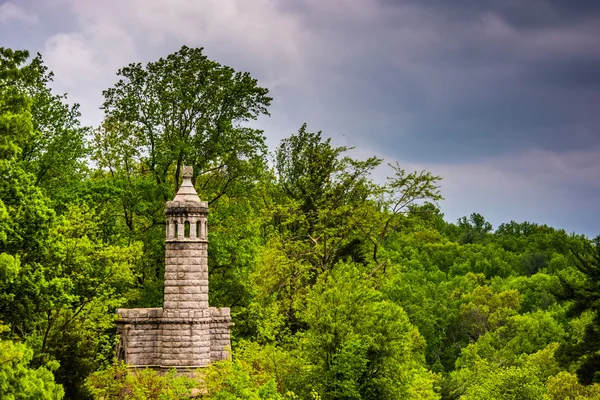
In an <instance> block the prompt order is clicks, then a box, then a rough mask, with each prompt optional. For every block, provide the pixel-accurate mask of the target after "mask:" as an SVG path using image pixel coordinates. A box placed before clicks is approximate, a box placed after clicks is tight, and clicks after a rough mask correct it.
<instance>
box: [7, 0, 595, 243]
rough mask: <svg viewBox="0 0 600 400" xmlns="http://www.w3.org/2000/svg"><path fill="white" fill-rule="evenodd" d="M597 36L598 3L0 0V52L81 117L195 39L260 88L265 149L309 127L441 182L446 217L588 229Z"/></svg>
mask: <svg viewBox="0 0 600 400" xmlns="http://www.w3.org/2000/svg"><path fill="white" fill-rule="evenodd" d="M599 38H600V2H599V1H597V0H589V1H587V0H577V1H565V0H527V1H523V0H494V1H492V0H479V1H473V0H453V1H442V0H405V1H401V0H395V1H394V0H327V1H324V0H252V1H248V0H197V1H190V0H171V1H164V0H103V1H96V0H10V1H5V0H4V1H2V0H0V46H8V47H13V48H24V49H28V50H29V51H31V52H32V53H35V52H40V53H41V54H42V56H43V58H44V60H45V62H46V64H47V65H48V67H49V68H50V69H51V70H53V71H54V73H55V82H54V87H55V89H56V90H57V91H58V92H67V93H68V94H69V100H70V101H73V102H78V103H80V104H81V111H82V114H83V122H84V123H85V124H89V125H97V124H98V123H99V122H100V121H101V119H102V113H101V111H100V110H99V109H98V107H99V105H100V104H101V102H102V94H101V92H102V90H104V89H106V88H108V87H110V86H112V85H113V83H114V82H115V81H116V75H115V72H116V71H117V69H119V68H120V67H123V66H125V65H127V64H128V63H130V62H143V63H145V62H148V61H153V60H156V59H158V58H159V57H161V56H166V55H167V54H169V53H172V52H174V51H176V50H178V49H179V48H180V47H181V46H182V45H184V44H185V45H187V46H190V47H204V48H205V54H206V55H207V56H208V57H210V58H212V59H214V60H216V61H218V62H220V63H222V64H226V65H230V66H232V67H233V68H235V69H236V70H245V71H249V72H250V73H251V74H252V75H253V76H254V77H256V78H257V79H258V80H259V81H260V84H261V85H262V86H265V87H267V88H269V89H270V91H271V96H272V97H273V98H274V101H273V105H272V107H271V108H270V112H271V117H270V118H267V117H265V118H261V119H260V120H259V121H257V122H256V123H255V124H254V125H255V126H257V127H260V128H262V129H264V130H265V133H266V135H267V138H268V144H269V145H270V146H271V148H272V149H274V148H275V146H276V145H277V144H278V142H279V140H280V139H282V138H283V137H286V136H289V135H290V134H292V133H294V132H296V131H297V130H298V128H299V127H300V126H301V125H302V123H303V122H307V124H308V129H309V130H311V131H317V130H322V131H323V134H324V136H330V137H332V138H333V141H334V143H335V144H336V145H349V146H356V147H357V150H356V151H355V152H354V155H355V156H357V157H367V156H369V155H373V154H377V155H378V156H380V157H384V158H385V159H386V160H387V161H389V162H394V161H395V160H398V161H399V162H400V164H401V165H402V166H404V167H405V168H407V169H427V170H430V171H432V172H433V173H435V174H438V175H441V176H443V177H444V180H443V183H442V192H443V195H444V197H445V198H446V200H444V201H443V202H442V203H441V208H442V211H443V212H444V213H445V215H446V218H447V219H448V220H450V221H454V220H456V219H457V218H458V217H460V216H463V215H469V214H470V213H472V212H478V213H481V214H483V215H484V216H485V217H486V219H488V220H489V221H490V222H492V224H493V225H494V226H495V227H497V226H498V224H500V223H502V222H508V221H510V220H511V219H513V220H516V221H524V220H528V221H533V222H538V223H546V224H550V225H553V226H556V227H560V228H564V229H566V230H567V231H569V232H571V231H576V232H578V233H586V234H588V235H590V236H594V235H596V234H598V233H600V200H599V199H600V130H599V126H600V45H599V44H598V43H599ZM379 174H380V175H381V177H385V175H386V171H385V170H381V171H379Z"/></svg>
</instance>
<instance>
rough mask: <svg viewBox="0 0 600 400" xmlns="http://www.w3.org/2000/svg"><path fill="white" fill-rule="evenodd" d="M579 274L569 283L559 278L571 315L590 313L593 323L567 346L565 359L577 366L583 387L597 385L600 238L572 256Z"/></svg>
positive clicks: (599, 374) (599, 371)
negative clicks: (584, 385) (577, 339)
mask: <svg viewBox="0 0 600 400" xmlns="http://www.w3.org/2000/svg"><path fill="white" fill-rule="evenodd" d="M575 256H576V258H577V263H576V267H577V269H578V270H579V271H578V272H579V274H577V275H575V276H571V277H570V279H569V278H567V277H565V275H561V281H562V284H563V287H562V292H561V293H560V296H561V298H563V299H569V300H572V303H571V306H570V309H569V311H570V314H571V315H573V316H580V315H581V314H582V313H583V312H585V311H589V312H590V313H591V314H592V315H593V319H592V321H591V323H590V324H589V325H587V326H586V327H585V333H584V335H583V338H581V340H579V341H577V342H575V343H573V342H571V343H568V344H566V345H565V348H564V357H565V358H566V359H567V360H569V361H571V362H573V361H576V362H577V363H578V368H577V376H578V377H579V380H580V381H581V382H582V383H584V384H588V385H589V384H590V383H592V382H596V383H600V235H599V236H596V237H595V238H594V240H593V242H592V243H587V246H586V247H585V249H584V251H583V252H582V253H579V252H575Z"/></svg>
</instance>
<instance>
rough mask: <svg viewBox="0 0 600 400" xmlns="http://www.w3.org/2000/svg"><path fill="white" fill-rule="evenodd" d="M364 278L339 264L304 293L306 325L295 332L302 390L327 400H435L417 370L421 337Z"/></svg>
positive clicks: (398, 309)
mask: <svg viewBox="0 0 600 400" xmlns="http://www.w3.org/2000/svg"><path fill="white" fill-rule="evenodd" d="M366 278H367V277H366V276H365V275H364V274H363V273H361V272H360V270H359V269H358V268H356V266H353V265H352V264H349V265H346V264H340V265H337V266H336V268H335V269H334V270H333V271H332V273H331V274H328V275H324V276H323V277H322V278H321V279H320V280H319V282H318V283H317V285H315V287H313V289H312V290H311V291H310V293H309V294H308V297H307V306H306V310H304V311H303V312H301V314H300V318H301V320H302V321H303V322H305V323H306V325H307V329H306V331H305V332H304V333H302V334H301V335H300V336H299V337H300V346H301V348H302V350H303V351H304V352H305V353H306V356H305V357H306V359H307V360H308V362H309V365H310V372H309V373H308V374H307V378H308V380H307V381H306V382H305V383H304V385H305V386H304V390H306V389H308V388H311V389H315V390H316V391H317V392H318V393H320V394H321V395H322V396H324V398H331V399H337V398H353V399H397V398H419V399H426V398H431V399H433V398H436V395H435V394H434V392H433V388H432V385H433V380H434V379H433V377H431V376H429V374H428V373H427V371H426V369H425V368H423V358H422V349H423V347H424V345H425V343H424V341H423V338H422V337H421V335H419V333H418V331H417V330H416V329H415V328H414V327H413V326H412V325H411V324H410V322H409V320H408V317H407V315H406V313H405V312H404V311H403V310H402V308H401V307H399V306H397V305H396V304H394V303H392V302H390V301H388V300H386V299H385V298H383V296H382V294H381V293H380V292H379V291H377V290H375V289H374V288H373V285H372V282H371V281H369V280H367V279H366ZM416 382H418V384H416ZM417 387H419V388H420V389H419V390H416V391H415V393H413V392H411V391H410V390H409V389H410V388H413V389H416V388H417Z"/></svg>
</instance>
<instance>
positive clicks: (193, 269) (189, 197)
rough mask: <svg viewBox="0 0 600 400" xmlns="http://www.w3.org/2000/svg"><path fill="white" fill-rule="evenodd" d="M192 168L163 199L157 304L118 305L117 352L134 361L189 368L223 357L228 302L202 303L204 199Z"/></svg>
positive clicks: (205, 299)
mask: <svg viewBox="0 0 600 400" xmlns="http://www.w3.org/2000/svg"><path fill="white" fill-rule="evenodd" d="M191 178H192V168H191V167H183V183H182V184H181V187H180V188H179V191H178V192H177V195H176V196H175V198H174V199H173V201H169V202H167V207H166V210H165V214H166V217H167V229H166V255H165V287H164V303H163V308H136V309H118V310H117V314H118V315H119V319H118V321H117V332H118V333H119V334H120V335H121V341H120V343H119V346H118V348H117V357H118V358H119V359H122V360H124V361H125V362H126V363H127V364H129V365H131V366H134V367H144V368H145V367H149V368H154V369H159V370H168V369H171V368H176V369H177V370H191V369H195V368H198V367H204V366H206V365H208V364H209V363H210V362H212V361H217V360H223V359H226V358H228V357H229V349H230V346H231V343H230V336H229V327H230V326H231V325H232V324H231V317H230V312H229V308H215V307H209V305H208V230H207V224H206V221H207V216H208V203H207V202H202V201H200V198H199V197H198V194H197V193H196V191H195V190H194V186H193V185H192V181H191Z"/></svg>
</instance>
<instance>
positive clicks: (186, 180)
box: [167, 166, 200, 207]
mask: <svg viewBox="0 0 600 400" xmlns="http://www.w3.org/2000/svg"><path fill="white" fill-rule="evenodd" d="M181 175H182V176H183V182H182V183H181V186H180V187H179V191H178V192H177V195H176V196H175V198H174V199H173V201H172V202H168V203H167V207H170V206H171V205H173V206H175V205H174V203H176V202H183V203H200V198H199V197H198V194H197V193H196V190H195V189H194V185H193V184H192V177H193V176H194V170H193V168H192V167H190V166H183V167H181Z"/></svg>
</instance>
